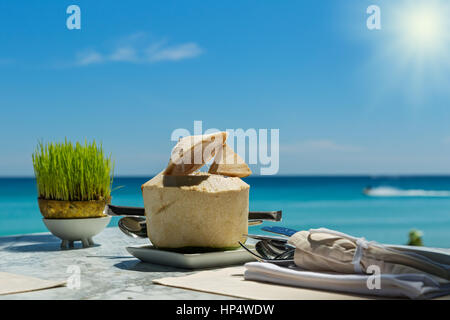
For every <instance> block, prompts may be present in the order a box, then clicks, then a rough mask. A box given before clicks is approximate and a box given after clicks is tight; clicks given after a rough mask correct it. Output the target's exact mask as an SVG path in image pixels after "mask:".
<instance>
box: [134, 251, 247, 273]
mask: <svg viewBox="0 0 450 320" xmlns="http://www.w3.org/2000/svg"><path fill="white" fill-rule="evenodd" d="M252 248H254V246H252ZM126 249H127V251H128V252H129V253H130V254H132V255H133V256H135V257H136V258H138V259H139V260H141V261H143V262H148V263H155V264H162V265H167V266H172V267H178V268H184V269H204V268H217V267H226V266H231V265H238V264H244V263H246V262H250V261H255V258H254V257H253V256H252V255H251V254H249V253H248V252H247V251H245V250H244V249H242V248H239V249H235V250H228V251H215V252H206V253H178V252H172V251H165V250H160V249H156V248H155V247H154V246H152V245H141V246H131V247H127V248H126ZM253 250H254V249H253Z"/></svg>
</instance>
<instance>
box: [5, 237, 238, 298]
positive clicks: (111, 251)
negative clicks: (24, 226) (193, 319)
mask: <svg viewBox="0 0 450 320" xmlns="http://www.w3.org/2000/svg"><path fill="white" fill-rule="evenodd" d="M94 242H95V243H96V244H97V245H96V246H93V247H90V248H86V249H82V248H81V243H75V249H72V250H61V249H60V243H61V240H59V239H58V238H56V237H54V236H53V235H52V234H50V233H38V234H27V235H17V236H6V237H0V271H3V272H11V273H16V274H22V275H27V276H34V277H38V278H41V279H48V280H67V279H68V278H69V277H70V276H72V275H74V274H76V272H77V270H79V271H80V277H79V279H80V282H79V283H80V286H79V288H76V281H75V282H71V283H73V284H75V288H69V287H59V288H54V289H47V290H41V291H34V292H27V293H18V294H10V295H3V296H0V299H177V300H184V299H231V298H230V297H226V296H221V295H214V294H208V293H202V292H196V291H191V290H183V289H177V288H171V287H166V286H161V285H156V284H153V283H152V280H153V279H157V278H163V277H169V276H182V275H186V274H190V273H192V272H193V271H192V270H184V269H178V268H173V267H168V266H162V265H155V264H148V263H143V262H140V261H139V260H138V259H136V258H135V257H133V256H131V255H130V254H129V253H128V252H127V251H126V249H125V247H126V246H130V245H139V244H146V243H148V240H145V239H132V238H129V237H127V236H125V235H124V234H123V233H122V232H121V231H120V230H119V229H118V228H107V229H105V230H104V231H103V232H102V233H100V234H99V235H97V236H96V237H94ZM72 279H73V278H72Z"/></svg>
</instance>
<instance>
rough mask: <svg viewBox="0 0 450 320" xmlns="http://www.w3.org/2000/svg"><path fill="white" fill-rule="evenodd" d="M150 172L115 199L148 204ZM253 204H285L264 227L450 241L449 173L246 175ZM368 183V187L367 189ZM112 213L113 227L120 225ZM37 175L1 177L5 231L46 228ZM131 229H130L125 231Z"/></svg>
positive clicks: (117, 182)
mask: <svg viewBox="0 0 450 320" xmlns="http://www.w3.org/2000/svg"><path fill="white" fill-rule="evenodd" d="M150 178H151V177H118V178H115V179H114V184H113V188H114V191H113V192H112V204H115V205H123V206H143V200H142V194H141V185H142V184H143V183H145V182H146V181H147V180H149V179H150ZM244 180H245V181H246V182H247V183H248V184H249V185H250V210H253V211H272V210H282V211H283V219H282V221H281V222H264V224H262V225H259V226H252V227H250V228H249V233H253V234H265V232H263V231H261V227H262V226H272V225H278V226H283V227H288V228H292V229H295V230H308V229H311V228H320V227H324V228H328V229H332V230H337V231H341V232H344V233H347V234H350V235H354V236H358V237H364V238H366V239H367V240H374V241H378V242H382V243H389V244H406V243H407V241H408V233H409V231H410V230H412V229H417V230H420V231H421V232H422V233H423V242H424V245H426V246H431V247H441V248H450V176H272V177H249V178H245V179H244ZM364 189H366V190H365V192H364ZM117 222H118V218H116V217H115V218H113V219H112V220H111V223H110V225H109V227H116V226H117ZM46 231H47V230H46V227H45V225H44V224H43V222H42V216H41V214H40V212H39V207H38V204H37V192H36V183H35V180H34V179H33V178H0V236H6V235H16V234H25V233H36V232H46ZM124 236H125V235H124Z"/></svg>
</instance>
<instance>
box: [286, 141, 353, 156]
mask: <svg viewBox="0 0 450 320" xmlns="http://www.w3.org/2000/svg"><path fill="white" fill-rule="evenodd" d="M361 150H362V148H361V147H358V146H353V145H347V144H340V143H336V142H334V141H333V140H330V139H317V140H305V141H300V142H297V143H293V144H285V145H281V146H280V151H281V152H285V153H306V152H308V153H310V152H358V151H361Z"/></svg>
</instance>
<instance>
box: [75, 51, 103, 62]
mask: <svg viewBox="0 0 450 320" xmlns="http://www.w3.org/2000/svg"><path fill="white" fill-rule="evenodd" d="M104 60H105V59H104V57H103V56H102V55H101V54H100V53H98V52H96V51H86V52H81V53H78V54H77V62H76V64H77V65H79V66H87V65H90V64H94V63H101V62H103V61H104Z"/></svg>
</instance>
